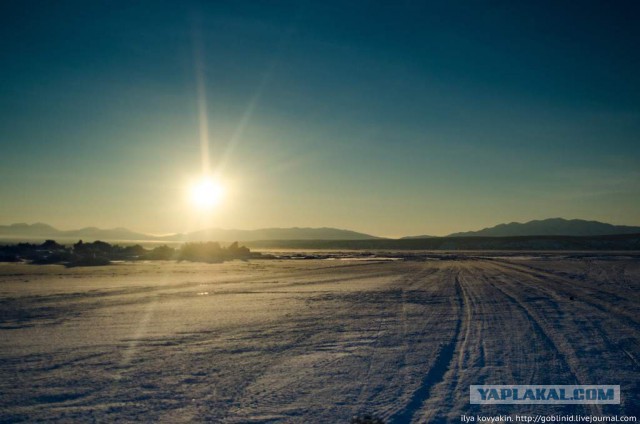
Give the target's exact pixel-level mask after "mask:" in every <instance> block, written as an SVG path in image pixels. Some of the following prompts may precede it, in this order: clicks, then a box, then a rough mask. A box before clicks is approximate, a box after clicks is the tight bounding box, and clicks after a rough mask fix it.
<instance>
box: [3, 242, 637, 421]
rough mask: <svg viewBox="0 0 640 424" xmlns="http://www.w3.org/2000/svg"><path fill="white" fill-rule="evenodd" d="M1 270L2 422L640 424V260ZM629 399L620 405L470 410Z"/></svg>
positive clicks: (13, 266)
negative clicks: (474, 400)
mask: <svg viewBox="0 0 640 424" xmlns="http://www.w3.org/2000/svg"><path fill="white" fill-rule="evenodd" d="M445 259H446V260H427V261H420V260H411V261H376V260H371V261H362V260H340V261H336V260H271V261H267V260H257V261H251V262H239V261H234V262H228V263H224V264H193V263H172V262H166V263H162V262H161V263H158V262H154V263H137V264H118V265H112V266H107V267H95V268H72V269H65V268H63V267H60V266H30V265H19V264H18V265H16V264H0V422H17V421H21V420H25V421H31V422H32V421H43V420H53V421H67V422H85V421H97V422H106V421H115V422H126V421H134V420H135V421H139V420H144V421H163V422H187V421H208V422H221V423H247V422H287V423H288V422H299V423H339V422H346V423H348V422H349V420H350V419H351V417H353V416H359V415H364V414H366V413H369V414H373V415H377V416H379V417H381V418H383V419H384V420H385V422H389V423H404V422H407V423H408V422H452V423H453V422H456V423H458V422H460V415H461V414H467V415H469V414H476V413H480V414H486V415H489V414H495V413H521V414H524V413H541V414H552V413H565V412H570V413H594V414H615V415H637V416H639V417H640V399H639V397H640V259H638V258H637V257H635V258H633V257H626V256H600V257H592V256H581V255H570V254H566V255H561V256H554V255H545V256H539V257H538V256H536V255H524V256H523V255H521V256H514V257H509V256H500V257H491V256H490V255H484V257H481V258H479V257H477V256H473V257H472V256H469V257H466V258H465V257H461V256H457V257H456V256H452V257H450V258H445ZM471 384H619V385H621V393H622V404H621V405H606V406H595V407H594V406H582V405H565V406H550V405H535V406H534V405H503V406H501V407H497V406H481V405H470V404H469V385H471Z"/></svg>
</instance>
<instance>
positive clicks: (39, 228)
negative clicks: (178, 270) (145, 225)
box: [0, 223, 155, 240]
mask: <svg viewBox="0 0 640 424" xmlns="http://www.w3.org/2000/svg"><path fill="white" fill-rule="evenodd" d="M0 237H5V238H26V239H40V238H42V239H44V238H51V239H60V240H63V239H74V238H77V239H88V240H153V239H154V238H155V237H154V236H150V235H148V234H143V233H136V232H134V231H131V230H127V229H126V228H112V229H100V228H96V227H85V228H81V229H79V230H66V231H65V230H58V229H57V228H54V227H52V226H51V225H48V224H43V223H36V224H24V223H20V224H11V225H0Z"/></svg>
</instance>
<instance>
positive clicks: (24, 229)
mask: <svg viewBox="0 0 640 424" xmlns="http://www.w3.org/2000/svg"><path fill="white" fill-rule="evenodd" d="M0 237H2V238H5V239H13V240H16V239H17V240H19V239H25V240H27V239H43V240H44V239H47V238H50V239H56V240H70V239H83V240H85V241H92V240H103V241H116V240H119V241H138V240H148V241H167V242H172V241H177V242H180V241H220V242H234V241H238V242H245V241H259V240H375V239H378V238H379V237H375V236H371V235H369V234H363V233H358V232H355V231H349V230H340V229H337V228H266V229H259V230H224V229H217V228H216V229H208V230H201V231H194V232H191V233H187V234H172V235H168V236H161V237H158V236H153V235H150V234H144V233H137V232H134V231H131V230H128V229H126V228H112V229H100V228H96V227H85V228H81V229H78V230H66V231H62V230H58V229H56V228H54V227H52V226H50V225H47V224H42V223H36V224H24V223H20V224H12V225H0Z"/></svg>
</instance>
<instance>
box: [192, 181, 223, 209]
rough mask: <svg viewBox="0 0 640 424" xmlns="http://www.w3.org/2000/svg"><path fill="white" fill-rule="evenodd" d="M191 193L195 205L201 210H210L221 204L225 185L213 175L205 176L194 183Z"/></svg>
mask: <svg viewBox="0 0 640 424" xmlns="http://www.w3.org/2000/svg"><path fill="white" fill-rule="evenodd" d="M189 195H190V199H191V202H192V203H193V205H194V206H195V207H196V208H198V209H200V210H210V209H213V208H215V207H216V206H218V205H219V204H220V202H221V201H222V198H223V196H224V187H223V186H222V184H220V182H219V181H217V180H215V179H213V178H211V177H203V178H202V179H200V180H199V181H196V182H195V183H193V184H192V186H191V188H190V190H189Z"/></svg>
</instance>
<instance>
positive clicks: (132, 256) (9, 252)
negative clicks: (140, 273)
mask: <svg viewBox="0 0 640 424" xmlns="http://www.w3.org/2000/svg"><path fill="white" fill-rule="evenodd" d="M257 256H260V254H256V253H252V252H251V251H250V250H249V249H248V248H246V247H244V246H239V245H238V243H237V242H235V243H232V244H230V245H229V246H227V247H222V246H221V245H220V244H219V243H216V242H206V243H185V244H183V245H182V246H181V247H179V248H173V247H169V246H166V245H163V246H158V247H155V248H153V249H145V248H144V247H142V246H140V245H138V244H136V245H134V246H119V245H112V244H109V243H106V242H104V241H100V240H98V241H94V242H92V243H84V242H83V241H82V240H80V241H79V242H77V243H75V244H74V245H72V246H65V245H62V244H59V243H57V242H56V241H54V240H47V241H45V242H44V243H42V244H33V243H18V244H13V245H6V246H0V262H29V263H32V264H63V265H66V266H92V265H109V264H110V263H111V261H139V260H177V261H197V262H223V261H226V260H231V259H249V258H251V257H257Z"/></svg>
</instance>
